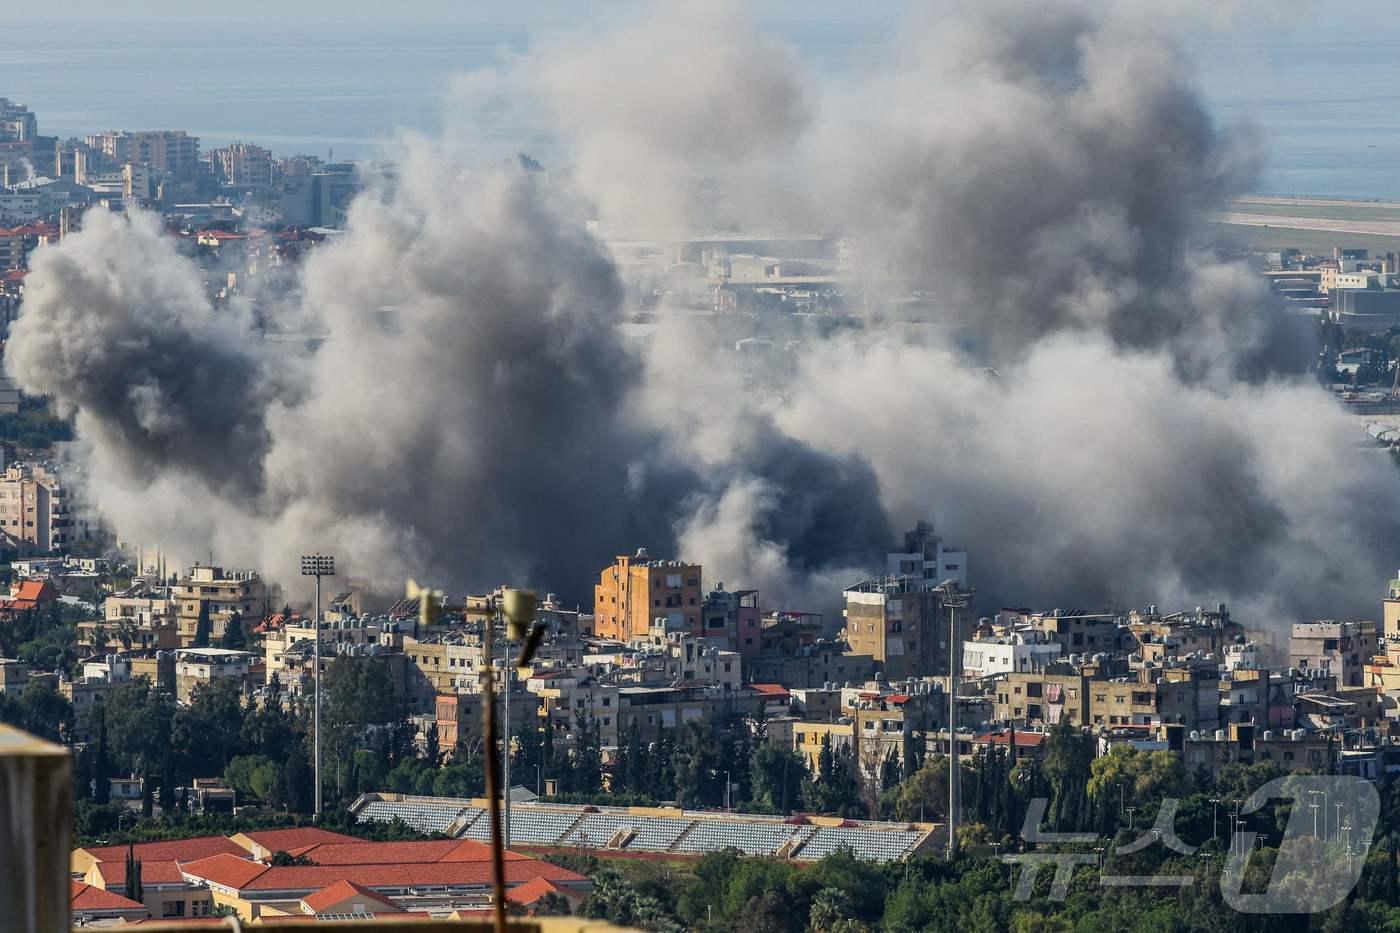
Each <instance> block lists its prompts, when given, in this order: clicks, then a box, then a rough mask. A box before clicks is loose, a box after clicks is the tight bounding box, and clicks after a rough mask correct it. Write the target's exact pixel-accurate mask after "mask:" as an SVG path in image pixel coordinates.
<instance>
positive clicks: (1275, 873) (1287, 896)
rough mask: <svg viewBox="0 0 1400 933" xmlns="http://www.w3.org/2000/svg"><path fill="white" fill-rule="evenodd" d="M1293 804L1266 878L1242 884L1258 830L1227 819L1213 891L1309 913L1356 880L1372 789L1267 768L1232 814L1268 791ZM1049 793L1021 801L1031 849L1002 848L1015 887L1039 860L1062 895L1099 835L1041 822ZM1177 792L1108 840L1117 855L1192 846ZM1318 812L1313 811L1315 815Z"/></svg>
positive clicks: (1019, 894) (1369, 826) (1353, 781)
mask: <svg viewBox="0 0 1400 933" xmlns="http://www.w3.org/2000/svg"><path fill="white" fill-rule="evenodd" d="M1273 800H1280V801H1286V802H1289V803H1291V804H1292V809H1291V810H1290V812H1289V816H1288V825H1287V826H1286V827H1285V828H1284V831H1283V838H1282V840H1281V842H1280V843H1279V847H1278V854H1277V857H1276V858H1275V860H1274V864H1273V868H1272V870H1271V871H1270V873H1269V883H1268V886H1267V888H1266V889H1265V890H1264V891H1262V892H1258V893H1245V891H1244V885H1245V870H1246V868H1247V867H1248V865H1249V858H1250V855H1251V853H1252V852H1253V851H1254V846H1255V842H1256V840H1257V838H1258V834H1257V833H1255V832H1253V831H1252V830H1246V829H1242V828H1241V827H1242V826H1243V825H1244V820H1243V819H1238V820H1236V819H1232V820H1230V826H1229V832H1228V833H1227V835H1228V838H1229V843H1230V848H1229V853H1228V855H1227V856H1226V858H1225V867H1224V870H1223V871H1222V872H1221V874H1220V895H1221V897H1222V898H1223V899H1224V901H1225V903H1226V904H1228V905H1229V906H1231V907H1233V908H1234V909H1235V910H1238V911H1240V912H1241V913H1247V914H1311V913H1317V912H1318V911H1323V910H1327V909H1328V908H1330V907H1333V906H1335V905H1336V904H1339V903H1341V901H1342V900H1343V899H1344V898H1345V897H1346V896H1347V895H1348V894H1350V893H1351V891H1352V889H1353V888H1355V887H1356V883H1357V882H1358V881H1359V880H1360V879H1361V870H1362V868H1363V867H1364V866H1365V864H1366V854H1367V853H1368V852H1369V851H1370V848H1371V841H1372V839H1373V838H1374V836H1375V831H1376V822H1377V820H1378V819H1379V817H1380V810H1381V801H1380V795H1379V794H1377V793H1376V788H1375V786H1374V785H1373V784H1372V783H1371V782H1370V781H1368V780H1366V779H1365V778H1359V777H1352V776H1333V775H1322V776H1318V775H1298V776H1290V777H1282V778H1275V779H1274V780H1272V781H1270V782H1269V783H1267V784H1265V785H1264V786H1263V787H1260V788H1259V789H1258V790H1256V791H1255V792H1254V793H1252V794H1250V795H1249V797H1248V798H1247V799H1246V800H1245V801H1244V802H1243V803H1241V804H1240V807H1239V811H1238V815H1239V816H1240V817H1245V816H1249V815H1250V814H1253V813H1257V812H1258V811H1259V810H1260V809H1261V808H1263V807H1264V806H1265V805H1267V804H1268V803H1269V802H1270V801H1273ZM1048 804H1049V801H1048V800H1047V799H1046V798H1044V797H1037V798H1035V799H1034V800H1032V801H1031V803H1030V807H1029V808H1028V809H1027V811H1026V819H1025V823H1024V824H1023V825H1022V827H1021V838H1022V839H1024V840H1025V841H1026V842H1027V843H1033V844H1035V845H1036V846H1038V847H1042V848H1038V849H1037V850H1036V851H1033V852H1021V853H1016V854H1012V855H1004V856H1002V860H1003V861H1005V862H1007V863H1010V864H1013V865H1019V866H1020V867H1021V870H1020V872H1019V873H1018V877H1017V879H1016V888H1015V892H1014V895H1013V896H1014V897H1015V899H1016V900H1018V901H1025V900H1029V899H1030V897H1031V895H1032V893H1033V892H1034V890H1035V883H1036V880H1037V879H1038V878H1039V877H1040V871H1041V869H1044V868H1053V870H1054V875H1053V877H1052V878H1051V881H1050V899H1051V900H1057V901H1058V900H1064V898H1065V896H1066V895H1067V894H1068V893H1069V884H1070V880H1071V878H1072V877H1073V875H1074V870H1075V868H1077V867H1078V866H1080V865H1098V866H1100V867H1102V866H1103V861H1104V855H1105V853H1106V851H1107V846H1106V845H1100V846H1098V847H1097V848H1094V849H1092V850H1090V851H1084V850H1083V848H1082V847H1083V846H1085V845H1093V844H1096V843H1100V842H1101V840H1102V839H1103V838H1104V837H1102V836H1100V835H1098V834H1097V833H1052V832H1045V831H1043V830H1041V828H1040V824H1041V823H1042V822H1044V820H1045V810H1046V807H1047V806H1048ZM1179 806H1180V801H1178V800H1176V799H1174V798H1170V797H1169V798H1166V799H1165V800H1163V801H1162V806H1161V809H1160V810H1158V811H1157V816H1156V818H1155V819H1154V820H1153V823H1152V828H1151V829H1149V830H1148V831H1147V832H1146V833H1145V834H1144V835H1142V836H1140V837H1139V838H1137V839H1135V840H1133V841H1132V842H1129V843H1127V844H1126V845H1121V846H1117V847H1114V849H1113V853H1114V854H1116V855H1131V854H1133V853H1136V852H1141V851H1143V850H1144V849H1147V848H1149V847H1151V846H1153V845H1162V846H1164V847H1165V848H1167V849H1170V850H1171V851H1173V852H1176V853H1177V854H1179V855H1193V854H1195V853H1196V852H1197V851H1198V847H1197V846H1193V845H1190V844H1189V843H1187V842H1185V841H1183V840H1182V839H1181V838H1180V837H1179V836H1177V834H1176V828H1175V824H1176V812H1177V808H1178V807H1179ZM1319 817H1321V818H1320V819H1319ZM1055 846H1077V847H1081V848H1079V849H1078V850H1070V851H1058V852H1057V851H1043V850H1042V849H1051V848H1053V847H1055ZM1195 883H1196V877H1195V876H1194V875H1107V874H1104V873H1102V872H1100V874H1099V885H1100V886H1101V887H1157V888H1161V887H1173V888H1183V887H1189V886H1190V885H1193V884H1195Z"/></svg>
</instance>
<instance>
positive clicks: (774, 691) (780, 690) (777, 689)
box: [749, 684, 792, 697]
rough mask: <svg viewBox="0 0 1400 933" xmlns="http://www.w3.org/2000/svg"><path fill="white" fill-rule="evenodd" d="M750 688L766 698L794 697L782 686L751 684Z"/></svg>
mask: <svg viewBox="0 0 1400 933" xmlns="http://www.w3.org/2000/svg"><path fill="white" fill-rule="evenodd" d="M749 686H750V687H752V688H753V691H754V693H761V694H763V695H764V696H770V697H786V696H791V695H792V694H790V693H789V692H788V689H787V687H784V686H783V685H782V684H749Z"/></svg>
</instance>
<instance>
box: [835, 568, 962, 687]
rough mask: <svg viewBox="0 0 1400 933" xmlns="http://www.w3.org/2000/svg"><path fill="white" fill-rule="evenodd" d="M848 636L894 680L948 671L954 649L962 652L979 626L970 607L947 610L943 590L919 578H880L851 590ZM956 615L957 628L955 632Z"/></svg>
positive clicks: (859, 651) (852, 644)
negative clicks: (953, 630)
mask: <svg viewBox="0 0 1400 933" xmlns="http://www.w3.org/2000/svg"><path fill="white" fill-rule="evenodd" d="M845 598H846V609H845V616H846V626H845V629H844V630H843V632H842V636H843V637H844V638H845V640H846V644H847V645H849V646H850V653H851V654H855V655H870V656H871V657H872V658H873V659H874V660H875V666H876V668H877V669H878V670H879V671H880V672H881V673H883V674H884V675H885V677H886V678H888V679H890V680H904V679H907V678H909V677H928V676H935V675H944V676H946V675H947V673H948V670H949V658H950V657H951V652H952V651H961V649H962V643H963V642H964V641H966V640H968V639H969V638H970V637H971V635H972V632H973V630H974V629H975V627H976V625H975V623H976V619H975V617H973V615H972V613H971V612H970V611H969V610H967V609H965V608H964V609H947V608H944V606H943V593H942V592H941V591H939V590H936V589H932V588H930V587H929V586H928V584H927V583H926V582H925V581H923V580H921V579H918V578H913V577H876V578H873V579H870V580H865V581H863V582H861V583H858V584H856V585H855V586H853V587H850V588H849V589H847V590H846V592H845ZM950 613H952V614H955V616H956V620H957V631H956V633H955V634H953V637H952V639H951V641H950V638H949V636H950V634H952V632H951V630H952V617H951V616H950Z"/></svg>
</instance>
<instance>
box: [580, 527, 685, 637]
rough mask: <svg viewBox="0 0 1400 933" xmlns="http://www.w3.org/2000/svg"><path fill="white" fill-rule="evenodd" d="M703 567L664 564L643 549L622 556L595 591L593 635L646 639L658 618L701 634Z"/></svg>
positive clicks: (600, 578) (672, 627)
mask: <svg viewBox="0 0 1400 933" xmlns="http://www.w3.org/2000/svg"><path fill="white" fill-rule="evenodd" d="M702 596H703V594H702V593H701V590H700V565H699V564H687V563H685V562H684V561H677V560H659V559H657V558H654V557H651V556H649V555H648V554H647V552H646V548H642V549H640V550H638V551H637V553H636V554H635V555H633V556H631V557H628V556H626V555H620V556H619V557H618V558H617V560H616V561H614V562H613V564H612V566H610V567H607V568H605V569H604V570H603V571H602V573H600V574H599V575H598V585H597V586H595V587H593V633H594V634H595V635H598V636H600V637H602V638H616V639H619V640H621V641H627V640H628V639H631V638H645V637H647V633H648V632H649V631H650V629H651V623H652V620H653V619H660V618H664V619H665V620H666V628H667V629H668V630H671V631H685V632H689V633H690V634H692V635H699V634H703V633H702V631H701V614H700V610H701V600H702Z"/></svg>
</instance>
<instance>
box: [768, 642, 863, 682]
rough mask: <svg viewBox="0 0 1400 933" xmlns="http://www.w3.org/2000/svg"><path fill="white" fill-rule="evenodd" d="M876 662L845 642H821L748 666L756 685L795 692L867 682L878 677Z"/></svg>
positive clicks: (773, 654) (772, 654)
mask: <svg viewBox="0 0 1400 933" xmlns="http://www.w3.org/2000/svg"><path fill="white" fill-rule="evenodd" d="M876 667H877V666H876V663H875V659H874V658H873V657H871V656H870V655H868V654H855V653H853V652H851V651H850V650H849V649H848V648H847V646H846V644H845V643H844V642H839V641H819V642H816V643H814V644H810V645H805V646H803V647H800V648H797V649H795V650H794V651H793V652H792V653H790V654H789V653H786V652H784V651H782V650H780V649H779V650H774V651H771V652H769V651H765V652H764V653H763V654H760V655H759V656H758V657H756V658H753V659H752V660H750V661H749V663H748V664H747V665H745V671H746V672H747V675H748V678H749V680H750V681H751V682H753V683H765V684H782V685H783V686H785V687H788V688H791V689H797V688H807V689H810V688H816V687H821V686H823V685H826V684H833V683H835V684H847V683H864V682H865V681H867V680H871V679H872V678H874V677H875V673H876Z"/></svg>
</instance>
